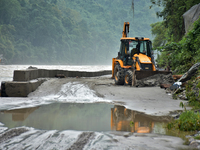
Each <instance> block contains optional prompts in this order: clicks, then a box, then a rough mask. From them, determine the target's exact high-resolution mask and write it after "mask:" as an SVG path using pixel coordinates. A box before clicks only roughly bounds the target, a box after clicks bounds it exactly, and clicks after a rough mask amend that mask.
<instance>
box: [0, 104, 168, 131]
mask: <svg viewBox="0 0 200 150" xmlns="http://www.w3.org/2000/svg"><path fill="white" fill-rule="evenodd" d="M170 119H171V117H168V116H159V117H155V116H150V115H146V114H144V113H140V112H136V111H133V110H129V109H127V108H125V107H124V106H117V105H111V104H106V103H91V104H84V103H54V104H49V105H43V106H39V107H32V108H23V109H15V110H5V111H1V112H0V122H1V123H3V124H4V125H5V126H6V127H8V128H15V127H21V126H26V127H33V128H36V129H41V130H77V131H98V132H102V131H127V132H135V133H160V134H165V124H166V123H167V122H168V121H170Z"/></svg>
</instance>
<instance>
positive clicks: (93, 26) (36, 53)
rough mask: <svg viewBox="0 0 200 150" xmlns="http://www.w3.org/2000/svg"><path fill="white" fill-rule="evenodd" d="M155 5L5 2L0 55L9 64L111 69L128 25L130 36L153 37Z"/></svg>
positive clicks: (0, 12) (143, 1) (142, 1)
mask: <svg viewBox="0 0 200 150" xmlns="http://www.w3.org/2000/svg"><path fill="white" fill-rule="evenodd" d="M150 5H151V2H150V1H147V0H135V2H134V18H133V10H132V0H123V1H121V0H115V1H114V2H113V1H108V0H82V1H80V0H9V1H6V0H0V33H1V34H0V54H3V57H4V62H5V63H7V64H69V65H81V64H111V58H112V57H116V55H117V52H118V50H119V43H120V41H119V40H120V37H121V34H122V28H123V23H124V22H125V21H126V22H127V21H128V22H130V36H144V37H150V38H152V36H151V27H150V24H152V23H154V22H157V21H159V19H158V18H157V17H156V11H157V10H158V9H159V7H153V8H152V9H150V8H149V7H150Z"/></svg>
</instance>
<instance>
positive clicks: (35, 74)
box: [13, 69, 112, 81]
mask: <svg viewBox="0 0 200 150" xmlns="http://www.w3.org/2000/svg"><path fill="white" fill-rule="evenodd" d="M111 73H112V72H111V71H110V70H104V71H97V72H85V71H68V70H46V69H28V70H15V71H14V76H13V81H30V80H33V79H37V78H53V77H55V76H56V75H57V74H63V75H64V76H66V77H95V76H102V75H107V74H111Z"/></svg>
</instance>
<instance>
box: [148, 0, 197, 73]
mask: <svg viewBox="0 0 200 150" xmlns="http://www.w3.org/2000/svg"><path fill="white" fill-rule="evenodd" d="M151 1H152V3H153V4H155V5H162V6H163V7H164V9H163V10H162V11H161V12H158V13H157V15H158V16H159V17H163V22H159V23H155V24H152V25H151V26H152V33H153V34H154V35H155V36H156V37H155V39H154V41H153V45H154V48H155V49H159V50H160V51H162V54H161V55H160V56H159V57H158V60H157V61H158V65H159V66H161V67H165V66H170V67H171V69H172V70H173V71H177V72H178V73H184V72H186V71H187V70H188V69H189V68H190V67H191V66H192V65H193V64H195V63H196V62H198V61H200V53H199V52H200V48H199V47H200V42H199V38H200V19H199V20H197V21H196V22H195V24H194V27H193V29H192V30H190V31H189V32H188V34H186V35H185V28H184V20H183V17H182V15H183V14H184V13H185V12H186V11H187V10H189V9H190V8H191V7H192V6H193V5H195V4H198V3H199V0H183V1H179V0H173V1H171V0H151Z"/></svg>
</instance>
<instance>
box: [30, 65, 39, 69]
mask: <svg viewBox="0 0 200 150" xmlns="http://www.w3.org/2000/svg"><path fill="white" fill-rule="evenodd" d="M27 69H38V68H37V67H32V66H29V67H28V68H27Z"/></svg>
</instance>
